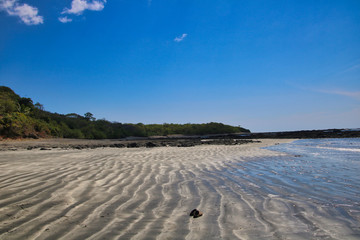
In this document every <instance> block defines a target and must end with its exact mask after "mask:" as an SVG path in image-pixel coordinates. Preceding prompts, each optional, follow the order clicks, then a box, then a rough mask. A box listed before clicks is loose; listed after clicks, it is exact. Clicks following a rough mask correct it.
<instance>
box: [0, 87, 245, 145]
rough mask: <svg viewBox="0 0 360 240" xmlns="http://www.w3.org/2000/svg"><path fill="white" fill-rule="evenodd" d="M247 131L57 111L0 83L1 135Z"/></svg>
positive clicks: (97, 136)
mask: <svg viewBox="0 0 360 240" xmlns="http://www.w3.org/2000/svg"><path fill="white" fill-rule="evenodd" d="M236 132H250V131H249V130H248V129H245V128H242V127H235V126H230V125H225V124H222V123H215V122H211V123H204V124H191V123H188V124H168V123H164V124H142V123H137V124H131V123H119V122H110V121H107V120H105V119H95V118H94V116H93V114H91V113H90V112H87V113H85V114H84V115H83V116H82V115H79V114H76V113H69V114H58V113H51V112H48V111H46V110H45V109H44V107H43V105H42V104H40V103H35V104H34V103H33V100H32V99H31V98H24V97H20V96H19V95H17V94H16V93H15V92H14V91H13V90H12V89H11V88H9V87H5V86H0V136H1V137H2V138H44V137H61V138H85V139H119V138H125V137H130V136H133V137H149V136H167V135H173V134H183V135H208V134H226V133H236Z"/></svg>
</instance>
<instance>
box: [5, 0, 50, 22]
mask: <svg viewBox="0 0 360 240" xmlns="http://www.w3.org/2000/svg"><path fill="white" fill-rule="evenodd" d="M0 10H2V11H5V12H7V13H8V14H9V15H10V16H17V17H19V18H20V19H21V21H22V22H24V23H25V24H26V25H38V24H42V23H44V17H43V16H40V15H39V11H38V9H37V8H36V7H33V6H30V5H28V4H26V3H22V4H21V3H18V0H0Z"/></svg>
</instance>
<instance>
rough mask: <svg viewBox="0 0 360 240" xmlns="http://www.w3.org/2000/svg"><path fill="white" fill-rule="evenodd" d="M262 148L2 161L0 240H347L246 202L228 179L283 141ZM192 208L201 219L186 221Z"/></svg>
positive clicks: (103, 152)
mask: <svg viewBox="0 0 360 240" xmlns="http://www.w3.org/2000/svg"><path fill="white" fill-rule="evenodd" d="M261 141H262V143H251V144H246V145H239V146H219V145H216V146H196V147H190V148H176V147H160V148H151V149H147V148H134V149H127V148H122V149H114V148H99V149H86V150H60V149H55V150H51V151H40V150H32V151H27V150H21V151H14V152H12V151H4V152H0V239H336V238H337V236H338V235H337V234H340V236H341V234H345V235H346V234H348V233H346V231H347V229H346V228H343V227H342V226H339V225H336V224H337V222H336V221H332V222H331V221H328V220H327V216H326V215H325V214H323V215H321V214H320V215H319V216H315V214H314V212H315V211H316V209H311V207H309V206H307V205H306V204H303V203H302V202H301V201H299V202H294V201H287V200H285V199H281V198H280V197H276V196H271V195H266V196H263V197H259V196H261V195H253V194H250V193H249V192H247V191H246V190H245V189H244V187H243V186H242V182H240V180H239V179H240V178H239V179H237V178H236V177H234V175H232V174H227V172H228V171H236V166H235V164H236V163H238V162H241V161H244V160H245V159H246V158H248V157H266V156H277V155H281V153H276V152H272V151H268V150H264V149H260V148H259V147H263V146H268V145H271V144H275V143H280V142H288V141H290V140H271V139H263V140H261ZM243 177H244V176H243ZM302 204H303V206H302ZM194 208H198V209H199V210H201V211H202V212H204V216H202V217H200V218H191V217H189V213H190V211H191V210H192V209H194ZM334 224H335V225H334ZM334 226H337V227H338V229H335V228H336V227H335V228H334ZM339 229H340V230H339ZM341 231H345V232H341ZM319 234H320V235H319ZM314 236H315V237H314ZM316 236H320V237H319V238H316ZM347 236H349V235H347ZM339 239H341V238H339ZM349 239H350V238H349ZM354 239H355V238H354Z"/></svg>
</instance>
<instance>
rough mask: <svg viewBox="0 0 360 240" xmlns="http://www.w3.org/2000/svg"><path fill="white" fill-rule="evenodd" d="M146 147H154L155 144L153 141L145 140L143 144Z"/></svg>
mask: <svg viewBox="0 0 360 240" xmlns="http://www.w3.org/2000/svg"><path fill="white" fill-rule="evenodd" d="M145 146H146V147H147V148H152V147H156V144H155V143H153V142H147V143H146V145H145Z"/></svg>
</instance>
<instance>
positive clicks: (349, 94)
mask: <svg viewBox="0 0 360 240" xmlns="http://www.w3.org/2000/svg"><path fill="white" fill-rule="evenodd" d="M317 92H321V93H327V94H334V95H340V96H346V97H351V98H353V99H356V100H360V91H343V90H318V91H317Z"/></svg>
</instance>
